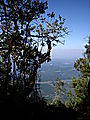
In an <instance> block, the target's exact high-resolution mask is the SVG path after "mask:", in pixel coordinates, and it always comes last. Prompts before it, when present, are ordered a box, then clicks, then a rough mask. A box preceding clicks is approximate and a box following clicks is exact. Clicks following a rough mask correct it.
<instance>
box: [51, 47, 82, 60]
mask: <svg viewBox="0 0 90 120" xmlns="http://www.w3.org/2000/svg"><path fill="white" fill-rule="evenodd" d="M83 53H84V49H60V48H54V49H53V50H52V52H51V58H52V59H59V58H60V59H61V58H67V59H68V58H70V59H72V58H77V59H78V58H80V57H83Z"/></svg>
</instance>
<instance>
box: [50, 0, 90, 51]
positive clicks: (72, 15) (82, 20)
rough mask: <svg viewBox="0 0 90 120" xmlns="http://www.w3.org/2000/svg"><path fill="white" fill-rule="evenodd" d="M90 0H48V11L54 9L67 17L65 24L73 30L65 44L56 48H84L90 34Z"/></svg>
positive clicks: (57, 13) (66, 38) (57, 14)
mask: <svg viewBox="0 0 90 120" xmlns="http://www.w3.org/2000/svg"><path fill="white" fill-rule="evenodd" d="M89 3H90V0H48V11H49V12H52V11H54V12H55V14H56V17H58V16H59V14H60V15H61V16H62V17H64V18H65V19H66V22H65V26H66V27H68V30H69V31H71V32H70V33H69V35H68V36H66V37H65V45H64V46H63V45H60V44H59V45H58V47H57V48H55V49H59V48H60V49H83V48H84V45H85V44H86V43H87V41H88V36H89V35H90V6H89Z"/></svg>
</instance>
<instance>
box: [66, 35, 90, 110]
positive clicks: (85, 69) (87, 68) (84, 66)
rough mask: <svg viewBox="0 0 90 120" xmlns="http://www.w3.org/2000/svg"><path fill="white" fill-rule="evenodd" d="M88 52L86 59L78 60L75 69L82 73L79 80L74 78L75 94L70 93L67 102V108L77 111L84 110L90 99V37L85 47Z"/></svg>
mask: <svg viewBox="0 0 90 120" xmlns="http://www.w3.org/2000/svg"><path fill="white" fill-rule="evenodd" d="M85 48H86V51H85V53H84V58H80V59H78V60H77V61H76V62H75V64H74V67H75V69H77V70H78V71H80V72H81V73H82V75H81V76H80V77H78V78H72V88H73V92H71V91H70V90H69V91H68V94H67V97H68V101H67V102H66V106H67V107H71V108H73V109H75V110H84V109H85V106H86V103H87V98H88V89H89V88H88V82H89V81H90V37H89V42H88V44H86V45H85Z"/></svg>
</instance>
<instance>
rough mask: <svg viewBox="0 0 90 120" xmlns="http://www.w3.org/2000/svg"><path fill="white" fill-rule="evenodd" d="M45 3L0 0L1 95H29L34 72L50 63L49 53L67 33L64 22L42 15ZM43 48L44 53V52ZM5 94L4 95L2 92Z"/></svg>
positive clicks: (49, 15)
mask: <svg viewBox="0 0 90 120" xmlns="http://www.w3.org/2000/svg"><path fill="white" fill-rule="evenodd" d="M46 9H47V1H46V2H42V1H39V0H37V1H35V0H15V1H13V0H12V1H11V0H1V1H0V56H1V60H0V61H1V62H0V64H1V69H2V70H1V69H0V72H1V77H0V87H1V88H0V89H2V90H1V91H2V94H5V95H7V94H11V91H14V93H15V92H18V91H19V93H20V94H24V95H25V96H28V95H29V94H30V92H31V91H32V89H33V86H34V84H35V77H36V74H37V69H38V68H39V67H40V65H41V64H42V63H43V62H45V61H47V62H49V61H50V52H51V49H52V47H53V46H56V45H57V43H62V44H63V43H64V41H62V40H61V39H60V38H61V37H64V35H65V34H67V30H66V28H65V27H64V22H65V19H63V18H62V17H61V16H59V18H58V19H56V18H55V14H54V12H52V13H48V14H45V10H46ZM45 49H46V51H45ZM4 92H5V93H4Z"/></svg>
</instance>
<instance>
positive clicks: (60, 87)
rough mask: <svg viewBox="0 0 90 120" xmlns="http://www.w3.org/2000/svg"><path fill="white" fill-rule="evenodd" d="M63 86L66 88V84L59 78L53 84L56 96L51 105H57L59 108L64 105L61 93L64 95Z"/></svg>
mask: <svg viewBox="0 0 90 120" xmlns="http://www.w3.org/2000/svg"><path fill="white" fill-rule="evenodd" d="M63 86H64V82H63V81H61V80H60V79H58V78H57V79H56V81H55V82H53V87H54V91H55V96H54V98H53V100H52V102H51V104H53V105H56V106H57V107H58V106H60V105H62V103H61V93H60V92H62V93H64V89H63Z"/></svg>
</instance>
